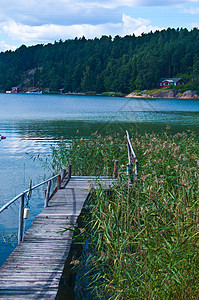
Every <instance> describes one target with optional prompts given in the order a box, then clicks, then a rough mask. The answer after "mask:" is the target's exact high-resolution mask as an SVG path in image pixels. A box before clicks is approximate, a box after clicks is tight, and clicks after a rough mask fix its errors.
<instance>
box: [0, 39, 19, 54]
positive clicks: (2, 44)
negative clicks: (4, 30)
mask: <svg viewBox="0 0 199 300" xmlns="http://www.w3.org/2000/svg"><path fill="white" fill-rule="evenodd" d="M16 48H17V47H16V46H12V45H9V44H7V43H6V42H5V41H0V51H3V52H4V51H6V50H12V51H14V50H16Z"/></svg>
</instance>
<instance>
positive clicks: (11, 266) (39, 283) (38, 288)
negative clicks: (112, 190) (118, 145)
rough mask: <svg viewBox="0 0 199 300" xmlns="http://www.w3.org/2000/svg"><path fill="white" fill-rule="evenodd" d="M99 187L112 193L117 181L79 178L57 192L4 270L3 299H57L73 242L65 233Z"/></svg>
mask: <svg viewBox="0 0 199 300" xmlns="http://www.w3.org/2000/svg"><path fill="white" fill-rule="evenodd" d="M99 183H100V184H101V185H102V186H103V187H104V188H106V189H108V188H109V187H110V186H111V185H112V183H113V179H108V178H105V177H104V178H100V181H99V179H95V178H94V177H78V176H75V177H71V179H70V181H69V182H68V184H67V185H66V186H65V187H64V188H62V189H59V190H58V191H57V193H56V194H55V195H54V196H53V198H52V199H51V200H50V202H49V206H48V207H46V208H44V209H43V211H42V212H41V213H40V214H39V215H38V216H37V217H36V218H35V220H34V222H33V223H32V225H31V227H30V228H29V230H28V231H27V232H26V234H25V236H24V240H23V242H21V243H20V244H19V246H17V248H16V249H15V250H14V251H13V253H12V254H11V255H10V257H9V258H8V259H7V260H6V262H5V263H4V265H3V266H2V267H1V268H0V298H4V299H7V300H9V299H56V296H57V292H58V287H59V282H60V279H61V276H62V272H63V269H64V264H65V261H66V259H67V257H68V254H69V250H70V245H71V240H72V237H71V232H70V231H66V232H64V233H63V234H61V231H62V230H63V229H64V228H66V227H67V226H71V223H72V224H76V222H77V218H78V216H79V215H80V213H81V210H82V207H83V205H84V202H85V200H86V198H87V197H88V195H89V189H90V187H91V186H94V187H96V186H97V185H98V184H99Z"/></svg>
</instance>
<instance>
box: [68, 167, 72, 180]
mask: <svg viewBox="0 0 199 300" xmlns="http://www.w3.org/2000/svg"><path fill="white" fill-rule="evenodd" d="M71 171H72V165H68V178H71Z"/></svg>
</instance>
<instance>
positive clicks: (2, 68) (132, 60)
mask: <svg viewBox="0 0 199 300" xmlns="http://www.w3.org/2000/svg"><path fill="white" fill-rule="evenodd" d="M193 45H194V47H193ZM198 53H199V30H198V29H194V30H191V31H188V30H187V29H180V30H175V29H171V28H168V29H167V30H162V31H156V32H154V33H152V32H151V33H148V34H142V36H140V37H135V36H134V35H129V36H125V37H123V38H122V37H119V36H117V37H115V38H114V39H112V38H111V37H110V36H109V37H108V36H102V37H101V38H100V39H97V38H95V39H94V40H90V39H89V40H87V39H85V38H84V37H83V38H81V39H77V38H76V39H74V40H66V41H64V42H63V41H61V40H60V41H59V42H55V43H54V44H48V45H43V44H41V45H36V46H31V47H26V46H24V45H22V46H21V47H20V48H18V49H17V50H16V51H13V52H12V51H6V52H5V53H0V90H4V91H5V90H9V89H11V88H12V86H19V87H20V88H21V89H22V90H23V89H24V90H25V89H28V88H31V87H32V78H33V76H34V81H35V82H34V85H35V88H37V89H39V90H40V89H45V88H50V89H51V91H58V90H59V89H61V88H64V89H65V92H68V91H71V92H80V91H83V92H89V91H96V93H101V92H109V91H112V92H120V93H129V92H132V91H133V90H138V89H139V90H143V89H152V88H156V87H157V86H158V81H159V79H160V78H165V77H179V75H182V74H183V76H182V77H183V78H184V80H185V81H186V82H189V81H190V80H194V79H197V78H199V56H198ZM180 77H181V76H180ZM184 88H185V87H184ZM196 90H198V85H197V89H196Z"/></svg>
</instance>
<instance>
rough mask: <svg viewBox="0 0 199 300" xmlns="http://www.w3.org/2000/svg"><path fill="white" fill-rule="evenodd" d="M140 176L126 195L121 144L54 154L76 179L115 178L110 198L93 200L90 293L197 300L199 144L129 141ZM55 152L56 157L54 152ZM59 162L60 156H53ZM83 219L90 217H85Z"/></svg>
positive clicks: (95, 139) (185, 138) (183, 138)
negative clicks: (115, 165) (117, 168)
mask: <svg viewBox="0 0 199 300" xmlns="http://www.w3.org/2000/svg"><path fill="white" fill-rule="evenodd" d="M132 144H133V147H134V150H135V152H136V154H137V156H138V161H139V176H138V180H137V182H134V183H133V184H132V186H131V188H130V189H129V187H128V178H127V176H126V174H125V173H126V172H125V171H126V167H125V164H126V163H127V149H126V138H125V137H120V136H119V135H117V134H114V135H113V136H112V137H111V136H108V137H101V136H100V135H97V133H96V134H95V135H93V136H92V138H91V139H89V140H84V139H81V138H77V139H73V140H72V142H71V146H70V147H69V148H67V149H66V147H65V145H64V143H63V142H61V143H60V145H59V146H58V149H56V156H54V162H56V159H57V158H59V162H60V158H62V152H63V153H64V160H63V161H62V162H65V163H71V164H72V166H73V172H74V174H78V175H112V173H113V161H114V160H115V159H118V160H119V162H120V178H119V180H118V182H117V183H116V184H115V186H114V187H113V189H112V191H111V192H107V191H105V190H103V189H102V188H100V189H98V190H93V191H92V192H91V198H92V209H91V210H90V214H89V222H88V219H86V222H85V223H84V229H83V230H80V237H81V239H82V241H84V242H86V243H87V244H89V247H88V256H87V261H86V262H85V263H86V264H88V263H89V266H90V267H89V271H88V273H87V274H86V276H89V286H88V288H89V289H91V291H92V293H93V295H95V297H97V298H99V299H100V298H101V299H197V297H198V292H199V288H198V276H199V271H198V270H199V261H198V257H199V255H198V254H199V253H198V246H199V245H198V226H199V217H198V201H199V142H198V139H197V137H196V136H195V135H194V134H191V133H185V132H183V133H178V134H175V135H169V134H168V133H166V132H165V133H162V134H160V135H157V134H145V135H137V134H135V135H133V137H132ZM60 149H61V150H60ZM59 155H60V156H59ZM87 218H88V217H87Z"/></svg>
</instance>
